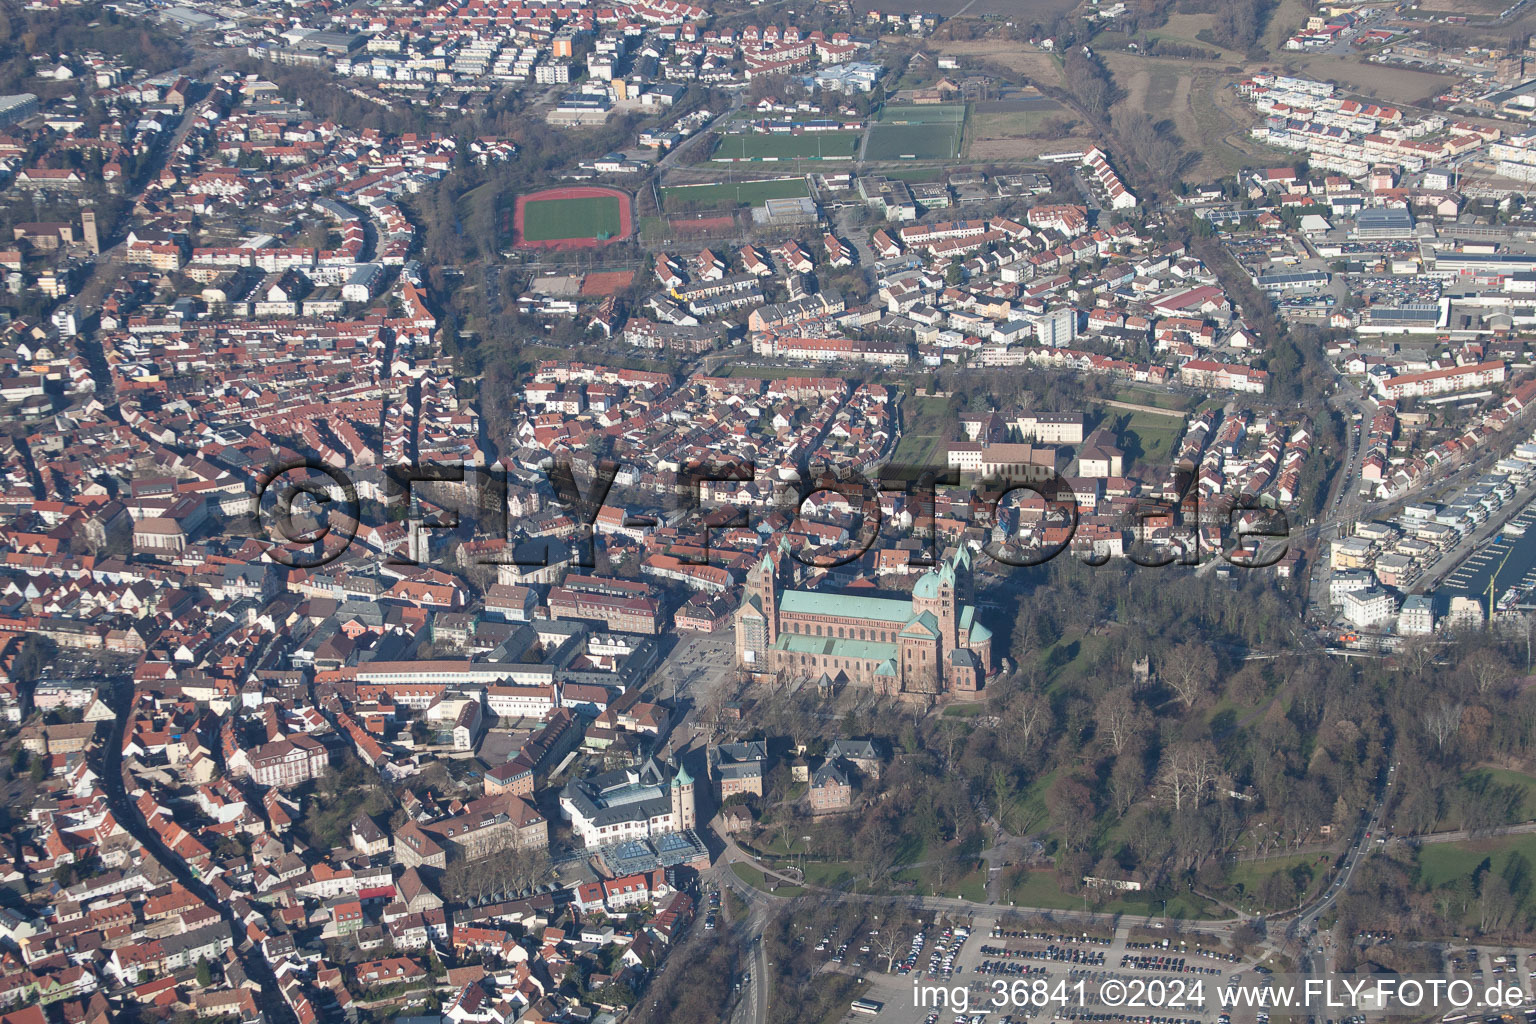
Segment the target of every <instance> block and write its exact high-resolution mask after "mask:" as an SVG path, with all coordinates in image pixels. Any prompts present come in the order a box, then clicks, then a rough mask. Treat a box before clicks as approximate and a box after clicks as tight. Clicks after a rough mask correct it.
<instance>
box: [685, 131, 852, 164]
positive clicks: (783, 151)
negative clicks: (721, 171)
mask: <svg viewBox="0 0 1536 1024" xmlns="http://www.w3.org/2000/svg"><path fill="white" fill-rule="evenodd" d="M862 134H863V133H861V132H805V133H803V134H800V135H791V134H788V133H783V134H763V133H761V132H742V133H740V134H736V135H722V136H721V137H720V142H719V144H718V145H717V146H715V152H714V155H713V157H712V159H715V160H852V159H853V158H854V157H855V156H856V155H858V149H859V139H860V137H861V136H862Z"/></svg>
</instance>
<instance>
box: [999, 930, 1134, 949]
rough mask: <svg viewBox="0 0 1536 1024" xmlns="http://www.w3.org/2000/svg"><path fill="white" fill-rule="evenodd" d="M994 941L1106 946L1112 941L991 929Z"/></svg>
mask: <svg viewBox="0 0 1536 1024" xmlns="http://www.w3.org/2000/svg"><path fill="white" fill-rule="evenodd" d="M992 937H993V938H994V939H1033V940H1035V941H1036V942H1052V943H1056V944H1059V945H1077V946H1108V945H1110V944H1112V943H1113V942H1114V940H1113V939H1101V938H1099V937H1098V936H1097V935H1059V934H1057V933H1056V932H1019V931H1008V930H1005V929H1003V928H993V929H992Z"/></svg>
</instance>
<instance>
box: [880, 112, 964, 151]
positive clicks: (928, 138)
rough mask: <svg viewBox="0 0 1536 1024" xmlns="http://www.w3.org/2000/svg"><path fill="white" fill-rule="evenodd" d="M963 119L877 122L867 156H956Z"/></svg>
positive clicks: (958, 149)
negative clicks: (906, 122) (894, 122)
mask: <svg viewBox="0 0 1536 1024" xmlns="http://www.w3.org/2000/svg"><path fill="white" fill-rule="evenodd" d="M960 127H961V125H960V122H959V121H956V122H953V123H951V124H884V123H881V124H877V125H875V126H874V127H873V128H871V129H870V130H869V145H867V146H865V147H864V159H866V160H953V159H954V158H955V157H957V156H959V155H960Z"/></svg>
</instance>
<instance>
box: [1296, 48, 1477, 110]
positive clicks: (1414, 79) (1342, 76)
mask: <svg viewBox="0 0 1536 1024" xmlns="http://www.w3.org/2000/svg"><path fill="white" fill-rule="evenodd" d="M1287 67H1288V68H1294V71H1295V73H1296V74H1298V75H1301V76H1303V77H1305V78H1315V79H1318V80H1319V81H1323V82H1334V83H1335V84H1337V85H1338V86H1339V87H1340V88H1341V89H1344V90H1345V91H1346V92H1357V93H1359V94H1360V95H1362V96H1368V97H1370V98H1371V99H1373V100H1379V101H1382V102H1385V103H1392V104H1396V105H1398V106H1404V105H1408V104H1414V103H1418V102H1419V101H1421V100H1425V99H1429V98H1430V97H1433V96H1437V95H1439V94H1440V93H1442V92H1444V91H1445V90H1446V89H1447V88H1449V87H1450V86H1452V85H1454V84H1455V83H1456V79H1454V78H1452V77H1450V76H1449V75H1437V74H1435V73H1434V72H1431V71H1415V70H1413V69H1412V68H1399V67H1392V66H1391V65H1387V64H1371V63H1368V62H1366V61H1363V60H1340V59H1339V58H1338V57H1328V56H1322V55H1319V56H1316V57H1309V58H1305V59H1302V60H1298V61H1294V62H1293V63H1291V64H1288V65H1287Z"/></svg>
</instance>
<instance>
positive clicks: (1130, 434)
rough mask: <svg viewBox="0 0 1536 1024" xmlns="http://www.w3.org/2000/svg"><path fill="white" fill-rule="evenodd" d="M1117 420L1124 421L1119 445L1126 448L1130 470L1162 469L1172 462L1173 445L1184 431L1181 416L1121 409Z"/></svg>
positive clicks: (1127, 465)
mask: <svg viewBox="0 0 1536 1024" xmlns="http://www.w3.org/2000/svg"><path fill="white" fill-rule="evenodd" d="M1116 422H1123V423H1124V424H1125V426H1124V428H1123V429H1122V432H1121V439H1120V447H1121V450H1123V451H1124V452H1125V458H1126V470H1127V471H1131V470H1136V471H1139V472H1142V473H1146V472H1147V471H1151V472H1152V473H1159V472H1161V471H1162V470H1164V469H1166V468H1167V467H1168V466H1170V465H1171V464H1172V459H1173V451H1174V445H1176V444H1178V443H1179V435H1181V434H1182V433H1183V432H1184V419H1183V417H1182V416H1159V415H1157V414H1155V413H1147V412H1133V413H1120V415H1119V416H1118V417H1116Z"/></svg>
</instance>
